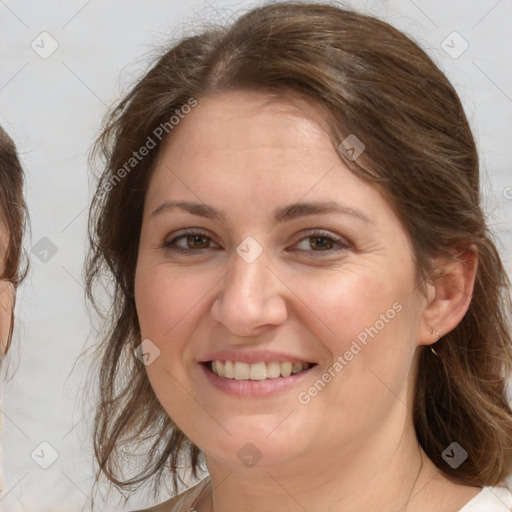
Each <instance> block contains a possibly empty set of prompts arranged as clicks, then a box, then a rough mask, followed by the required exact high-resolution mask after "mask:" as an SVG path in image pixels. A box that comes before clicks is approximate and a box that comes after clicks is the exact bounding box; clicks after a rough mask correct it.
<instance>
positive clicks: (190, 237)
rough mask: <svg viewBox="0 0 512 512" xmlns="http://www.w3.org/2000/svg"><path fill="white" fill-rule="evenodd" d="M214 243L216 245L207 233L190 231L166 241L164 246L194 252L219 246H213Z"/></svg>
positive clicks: (183, 251)
mask: <svg viewBox="0 0 512 512" xmlns="http://www.w3.org/2000/svg"><path fill="white" fill-rule="evenodd" d="M212 244H214V245H216V244H215V242H214V241H213V240H212V238H211V237H209V236H208V235H206V234H205V233H202V232H197V233H196V232H194V231H189V232H185V233H183V234H181V235H180V236H177V237H175V238H173V239H172V240H170V241H168V242H164V244H163V245H162V247H163V248H165V249H167V250H170V251H172V252H177V253H186V254H192V253H194V252H201V251H202V250H205V249H209V248H218V246H217V247H212Z"/></svg>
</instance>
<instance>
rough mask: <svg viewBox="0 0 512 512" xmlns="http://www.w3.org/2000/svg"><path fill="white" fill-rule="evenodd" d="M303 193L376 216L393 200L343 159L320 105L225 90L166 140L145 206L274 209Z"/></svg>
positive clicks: (204, 103)
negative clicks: (188, 203)
mask: <svg viewBox="0 0 512 512" xmlns="http://www.w3.org/2000/svg"><path fill="white" fill-rule="evenodd" d="M303 199H305V200H307V201H320V200H321V201H343V202H344V204H345V205H347V206H349V207H350V206H364V207H366V208H367V209H368V210H367V213H368V215H367V216H368V217H370V218H378V217H379V216H381V215H382V212H381V211H380V212H379V209H382V208H385V207H386V205H385V204H383V203H384V200H383V198H382V197H381V195H380V193H379V192H378V191H377V189H375V188H374V187H372V186H370V185H369V184H368V183H367V182H364V181H363V180H362V179H361V178H359V177H357V176H356V175H355V174H354V173H353V172H351V171H350V170H349V169H348V168H347V167H346V166H345V165H344V163H343V161H342V159H341V157H340V155H339V153H338V152H337V149H336V147H335V145H334V142H333V141H332V139H331V137H330V136H329V126H328V123H327V120H326V119H325V118H324V117H322V115H321V113H320V109H319V108H317V107H315V106H314V105H311V104H308V103H306V102H305V101H303V100H301V99H297V100H295V98H293V99H287V98H280V97H276V96H269V95H266V94H262V93H255V92H236V93H225V94H222V95H216V96H210V97H206V98H203V99H200V100H199V101H198V105H197V107H195V108H194V109H193V110H192V112H191V113H190V114H188V115H187V116H186V117H185V118H184V119H182V120H181V121H180V123H179V125H178V126H177V127H175V129H174V130H173V132H172V133H171V136H170V137H169V138H168V140H167V141H166V142H165V143H164V144H163V145H162V147H161V148H160V151H159V155H158V159H157V162H156V167H155V170H154V173H153V176H152V179H151V183H150V187H149V190H148V193H147V197H146V214H147V212H148V210H149V209H150V208H151V209H152V210H154V209H155V208H157V207H158V206H159V204H160V203H162V202H164V201H170V200H193V201H196V202H197V201H199V202H205V203H209V204H213V205H215V206H218V207H219V209H220V207H221V206H222V209H225V208H226V207H227V208H229V207H232V208H236V207H238V206H239V207H240V208H241V209H242V208H243V210H244V211H245V212H249V211H251V209H252V208H254V212H255V213H256V212H258V213H259V212H261V210H262V209H263V210H267V211H269V213H270V211H271V210H275V209H276V207H278V206H282V205H285V204H286V205H288V204H291V203H294V202H297V201H302V200H303ZM350 203H352V205H351V204H350Z"/></svg>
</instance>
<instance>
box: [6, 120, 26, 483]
mask: <svg viewBox="0 0 512 512" xmlns="http://www.w3.org/2000/svg"><path fill="white" fill-rule="evenodd" d="M26 218H27V211H26V205H25V200H24V198H23V169H22V167H21V164H20V161H19V158H18V153H17V151H16V146H15V145H14V142H13V141H12V139H11V138H10V137H9V135H7V133H6V132H5V130H4V129H3V128H2V127H1V126H0V272H1V274H0V365H1V363H2V362H3V360H4V357H5V354H6V353H7V350H8V348H9V345H10V344H11V340H12V332H13V327H14V305H15V301H16V288H17V287H18V285H19V283H20V282H21V281H22V279H23V277H24V276H25V274H26V271H27V267H26V266H25V267H23V265H22V264H21V259H22V253H23V249H22V241H23V233H24V229H25V220H26ZM0 406H1V404H0ZM1 414H2V412H1V407H0V421H1ZM2 489H3V482H2V474H1V470H0V491H1V490H2Z"/></svg>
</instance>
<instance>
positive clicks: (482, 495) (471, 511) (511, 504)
mask: <svg viewBox="0 0 512 512" xmlns="http://www.w3.org/2000/svg"><path fill="white" fill-rule="evenodd" d="M511 510H512V493H511V492H510V491H509V490H508V489H507V488H506V487H484V488H483V489H482V490H481V491H480V492H479V493H478V494H477V495H476V496H475V497H474V498H473V499H472V500H471V501H470V502H469V503H468V504H467V505H465V506H464V507H462V508H461V509H460V511H459V512H510V511H511Z"/></svg>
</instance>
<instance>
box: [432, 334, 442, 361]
mask: <svg viewBox="0 0 512 512" xmlns="http://www.w3.org/2000/svg"><path fill="white" fill-rule="evenodd" d="M433 333H434V329H432V334H433ZM435 333H436V336H437V339H438V340H439V338H440V337H441V336H440V334H439V332H438V331H435ZM430 350H431V351H432V353H433V354H434V355H436V356H437V357H439V356H438V354H437V352H436V351H435V350H434V347H432V346H431V347H430Z"/></svg>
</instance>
